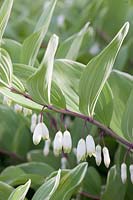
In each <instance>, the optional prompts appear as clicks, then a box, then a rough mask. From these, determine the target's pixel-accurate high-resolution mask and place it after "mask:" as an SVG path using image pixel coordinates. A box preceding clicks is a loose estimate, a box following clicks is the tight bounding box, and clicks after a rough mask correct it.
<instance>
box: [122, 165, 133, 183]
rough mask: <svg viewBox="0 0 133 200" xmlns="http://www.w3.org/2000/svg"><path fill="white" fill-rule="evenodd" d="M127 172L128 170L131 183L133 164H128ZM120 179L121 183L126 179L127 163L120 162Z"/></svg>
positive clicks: (132, 181)
mask: <svg viewBox="0 0 133 200" xmlns="http://www.w3.org/2000/svg"><path fill="white" fill-rule="evenodd" d="M129 172H130V179H131V183H132V184H133V164H131V165H130V166H129ZM121 180H122V183H126V180H127V165H126V163H125V162H123V163H122V164H121Z"/></svg>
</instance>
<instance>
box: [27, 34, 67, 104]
mask: <svg viewBox="0 0 133 200" xmlns="http://www.w3.org/2000/svg"><path fill="white" fill-rule="evenodd" d="M57 46H58V37H57V36H56V35H53V36H52V37H51V39H50V41H49V44H48V47H47V50H46V53H45V55H44V58H43V60H42V62H41V64H40V67H39V69H37V70H36V72H35V73H34V74H33V75H32V76H31V77H30V78H29V79H28V80H27V87H28V92H29V94H30V95H31V97H32V98H33V99H34V100H35V101H36V102H38V103H40V104H51V103H52V104H54V105H56V106H59V107H64V106H65V99H64V97H63V94H62V92H61V91H60V89H59V88H58V86H57V85H56V84H55V83H54V82H53V83H52V74H53V65H54V56H55V53H56V50H57ZM51 87H53V90H52V88H51ZM51 90H52V91H51Z"/></svg>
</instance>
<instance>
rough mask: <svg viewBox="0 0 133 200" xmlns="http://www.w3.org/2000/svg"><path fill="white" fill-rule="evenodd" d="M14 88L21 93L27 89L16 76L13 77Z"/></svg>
mask: <svg viewBox="0 0 133 200" xmlns="http://www.w3.org/2000/svg"><path fill="white" fill-rule="evenodd" d="M12 87H13V88H15V89H16V90H17V91H19V92H22V93H24V92H25V88H24V86H23V84H22V82H21V81H20V80H19V79H18V78H17V77H16V76H14V75H13V81H12Z"/></svg>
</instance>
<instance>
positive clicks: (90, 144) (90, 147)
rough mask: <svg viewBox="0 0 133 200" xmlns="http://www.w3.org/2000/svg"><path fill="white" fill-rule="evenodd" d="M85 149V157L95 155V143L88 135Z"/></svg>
mask: <svg viewBox="0 0 133 200" xmlns="http://www.w3.org/2000/svg"><path fill="white" fill-rule="evenodd" d="M86 149H87V156H88V155H89V156H90V157H91V156H92V155H95V151H96V149H95V142H94V139H93V137H92V136H91V135H88V136H87V137H86Z"/></svg>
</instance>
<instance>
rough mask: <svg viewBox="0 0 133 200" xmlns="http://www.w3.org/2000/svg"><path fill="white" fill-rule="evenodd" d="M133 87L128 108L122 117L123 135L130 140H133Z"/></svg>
mask: <svg viewBox="0 0 133 200" xmlns="http://www.w3.org/2000/svg"><path fill="white" fill-rule="evenodd" d="M132 88H133V87H132ZM132 120H133V89H132V91H131V94H130V96H129V99H128V102H127V105H126V109H125V111H124V114H123V118H122V130H123V135H124V137H125V138H126V139H128V140H129V141H130V142H133V121H132Z"/></svg>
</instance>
